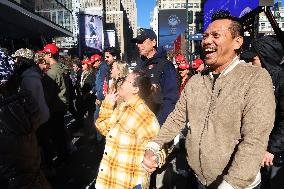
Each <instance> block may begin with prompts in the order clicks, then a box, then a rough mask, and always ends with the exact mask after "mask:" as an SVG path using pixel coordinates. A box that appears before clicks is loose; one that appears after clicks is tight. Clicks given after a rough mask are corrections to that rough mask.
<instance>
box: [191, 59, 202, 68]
mask: <svg viewBox="0 0 284 189" xmlns="http://www.w3.org/2000/svg"><path fill="white" fill-rule="evenodd" d="M201 64H203V61H202V60H201V59H195V60H193V62H192V68H196V69H197V68H198V67H199V66H200V65H201Z"/></svg>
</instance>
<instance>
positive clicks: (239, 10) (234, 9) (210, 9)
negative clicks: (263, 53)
mask: <svg viewBox="0 0 284 189" xmlns="http://www.w3.org/2000/svg"><path fill="white" fill-rule="evenodd" d="M258 4H259V0H218V1H216V0H207V1H205V4H204V30H206V28H207V26H208V25H209V24H210V22H211V16H212V14H213V13H214V12H215V11H217V10H221V9H223V10H228V11H230V12H231V14H232V15H233V16H236V17H242V16H243V15H245V14H246V13H248V12H250V11H251V10H253V9H254V8H256V7H258Z"/></svg>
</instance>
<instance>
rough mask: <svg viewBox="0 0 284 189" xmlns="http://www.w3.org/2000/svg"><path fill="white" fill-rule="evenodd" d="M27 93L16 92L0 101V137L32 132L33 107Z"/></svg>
mask: <svg viewBox="0 0 284 189" xmlns="http://www.w3.org/2000/svg"><path fill="white" fill-rule="evenodd" d="M31 102H32V101H31V95H30V93H28V92H27V91H22V92H17V93H15V94H13V95H11V96H8V97H4V98H2V99H1V100H0V137H1V136H14V137H18V136H23V135H29V134H30V133H31V132H32V131H33V125H32V122H31V117H32V116H33V113H34V112H33V111H31V110H32V109H33V107H34V106H33V105H32V103H31Z"/></svg>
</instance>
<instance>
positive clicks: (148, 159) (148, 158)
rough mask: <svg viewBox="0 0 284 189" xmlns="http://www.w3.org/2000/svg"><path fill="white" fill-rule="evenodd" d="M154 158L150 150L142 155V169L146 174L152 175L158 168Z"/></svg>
mask: <svg viewBox="0 0 284 189" xmlns="http://www.w3.org/2000/svg"><path fill="white" fill-rule="evenodd" d="M156 158H157V157H156V156H155V155H154V152H152V151H151V150H146V151H145V154H144V158H143V161H142V167H143V168H144V169H145V170H146V171H147V172H148V173H152V172H154V171H155V170H156V168H157V167H158V164H157V162H156Z"/></svg>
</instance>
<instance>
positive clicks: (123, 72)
mask: <svg viewBox="0 0 284 189" xmlns="http://www.w3.org/2000/svg"><path fill="white" fill-rule="evenodd" d="M128 73H129V71H128V64H127V62H125V61H121V60H119V61H115V62H114V63H113V65H112V68H111V72H110V77H111V81H110V85H109V86H110V87H109V90H108V91H109V92H116V91H117V90H118V88H119V87H120V86H121V84H122V81H123V79H124V78H125V77H126V76H127V75H128Z"/></svg>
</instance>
